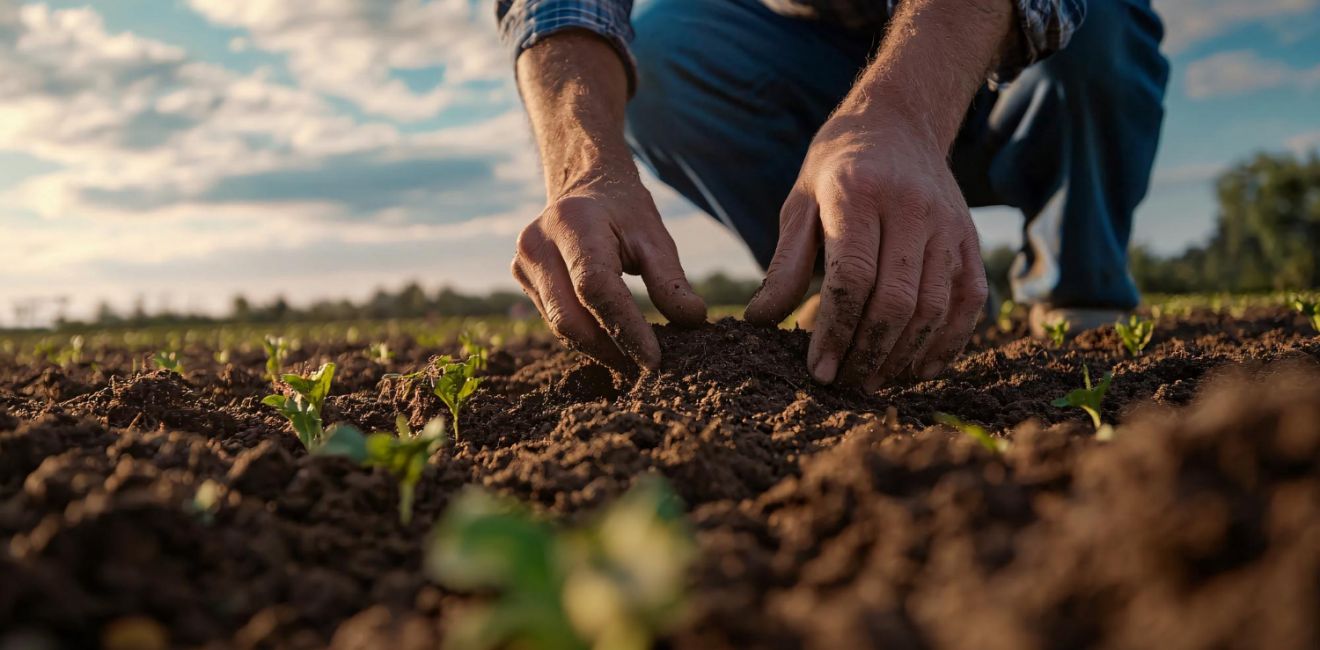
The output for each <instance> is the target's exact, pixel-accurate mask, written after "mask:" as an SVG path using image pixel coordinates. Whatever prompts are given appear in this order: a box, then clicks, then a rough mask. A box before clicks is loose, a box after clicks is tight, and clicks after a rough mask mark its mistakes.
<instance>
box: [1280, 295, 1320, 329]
mask: <svg viewBox="0 0 1320 650" xmlns="http://www.w3.org/2000/svg"><path fill="white" fill-rule="evenodd" d="M1288 303H1289V304H1290V305H1292V308H1293V310H1294V311H1296V312H1297V313H1299V314H1301V315H1303V316H1305V317H1306V319H1307V320H1308V321H1310V323H1311V327H1312V328H1313V329H1315V331H1316V332H1320V300H1310V299H1307V298H1304V297H1303V296H1301V295H1300V294H1298V295H1294V296H1293V297H1292V298H1291V299H1290V300H1289V301H1288Z"/></svg>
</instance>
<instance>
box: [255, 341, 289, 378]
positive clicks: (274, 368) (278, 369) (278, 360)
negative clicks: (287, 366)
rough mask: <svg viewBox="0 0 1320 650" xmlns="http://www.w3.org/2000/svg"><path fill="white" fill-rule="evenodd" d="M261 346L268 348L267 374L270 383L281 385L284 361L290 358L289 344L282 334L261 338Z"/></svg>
mask: <svg viewBox="0 0 1320 650" xmlns="http://www.w3.org/2000/svg"><path fill="white" fill-rule="evenodd" d="M261 347H262V348H264V349H265V350H266V376H267V377H268V378H270V383H272V384H275V385H279V383H280V373H282V372H283V371H284V361H285V359H288V358H289V344H288V343H287V342H285V340H284V337H282V336H270V335H267V336H266V337H265V338H263V339H262V340H261Z"/></svg>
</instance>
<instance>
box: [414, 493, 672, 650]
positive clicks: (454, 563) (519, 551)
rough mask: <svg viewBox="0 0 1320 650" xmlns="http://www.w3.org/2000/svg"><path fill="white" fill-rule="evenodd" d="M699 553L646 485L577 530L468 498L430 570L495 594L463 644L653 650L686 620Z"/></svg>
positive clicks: (449, 521)
mask: <svg viewBox="0 0 1320 650" xmlns="http://www.w3.org/2000/svg"><path fill="white" fill-rule="evenodd" d="M694 555H695V544H694V543H693V539H692V534H691V532H690V530H689V529H688V527H687V526H686V523H685V521H684V518H683V509H682V506H681V503H680V502H679V501H678V499H677V498H676V497H675V496H674V495H673V493H672V492H671V491H670V490H669V488H668V487H667V486H666V485H665V483H664V482H663V481H662V480H660V479H644V480H643V481H642V482H641V483H639V484H638V485H637V486H636V487H634V488H633V489H632V490H630V491H629V492H628V493H627V494H625V495H624V496H623V497H621V498H620V499H619V500H618V501H616V502H615V503H614V504H612V505H611V506H610V507H609V508H608V509H606V510H605V511H604V512H603V513H602V514H601V515H600V516H598V517H597V518H596V519H595V521H593V522H591V523H589V524H588V525H587V526H585V527H583V528H579V529H576V530H563V529H559V528H556V527H555V526H553V525H552V524H550V523H548V522H546V521H544V520H542V519H539V518H536V517H534V516H533V515H531V514H530V513H529V512H527V510H526V509H524V508H523V507H521V506H519V505H517V504H514V503H510V502H508V501H504V500H500V499H498V498H496V497H493V496H491V495H489V494H486V493H484V492H479V491H469V492H465V493H464V494H462V495H461V496H459V498H458V499H457V500H456V501H455V502H454V504H453V505H452V506H451V507H450V508H449V510H448V511H447V512H446V513H445V516H444V518H443V519H442V520H441V522H440V524H439V525H438V526H436V530H435V532H434V534H433V535H432V539H431V541H430V549H429V551H428V553H427V558H426V564H427V569H428V571H429V572H430V573H431V575H432V576H434V577H435V578H436V579H438V580H439V581H440V582H441V583H442V584H444V585H445V586H446V587H449V588H451V589H456V590H465V591H471V590H481V591H492V592H494V593H495V597H494V600H493V601H492V602H490V603H489V604H488V605H486V606H485V607H484V608H483V609H480V610H478V611H477V612H473V613H472V614H470V615H467V616H464V617H463V618H462V619H461V620H459V621H458V624H457V625H456V626H455V628H454V629H453V630H452V632H451V634H452V636H451V638H450V642H451V643H452V644H453V645H454V646H455V647H464V648H496V647H501V648H503V647H527V648H530V647H535V648H556V649H558V648H564V649H570V648H571V649H575V650H576V649H586V648H649V647H651V646H652V645H653V641H654V639H655V638H656V637H657V636H658V635H659V634H662V633H663V632H664V631H665V630H667V629H668V628H670V627H671V626H672V625H674V624H675V623H677V622H678V621H679V620H680V619H681V617H682V615H683V612H684V589H683V587H684V584H685V582H686V575H687V568H688V565H689V564H690V562H691V561H692V558H693V557H694Z"/></svg>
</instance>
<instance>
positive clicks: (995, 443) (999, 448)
mask: <svg viewBox="0 0 1320 650" xmlns="http://www.w3.org/2000/svg"><path fill="white" fill-rule="evenodd" d="M935 421H936V422H939V423H940V424H943V425H944V426H947V427H952V428H954V429H957V430H958V431H961V432H962V433H963V434H965V435H967V436H969V437H970V438H972V439H973V440H975V441H977V442H978V443H980V444H981V446H982V447H985V448H986V449H988V450H990V451H992V452H994V453H996V454H1000V453H1003V452H1005V451H1008V444H1009V443H1008V441H1007V440H1004V439H1003V438H996V437H994V436H992V435H990V432H989V431H986V430H985V428H984V427H982V426H981V425H979V424H975V423H973V422H967V421H965V420H962V419H960V418H958V417H957V416H954V415H950V414H948V413H936V414H935Z"/></svg>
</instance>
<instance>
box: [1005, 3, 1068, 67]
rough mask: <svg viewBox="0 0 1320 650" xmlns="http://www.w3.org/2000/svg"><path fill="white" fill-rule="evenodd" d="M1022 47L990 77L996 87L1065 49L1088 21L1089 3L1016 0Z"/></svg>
mask: <svg viewBox="0 0 1320 650" xmlns="http://www.w3.org/2000/svg"><path fill="white" fill-rule="evenodd" d="M1016 2H1017V19H1018V28H1019V29H1020V30H1021V34H1022V37H1021V39H1019V47H1017V48H1015V50H1014V51H1011V52H1005V53H1004V55H1003V56H1001V57H1000V62H999V66H998V67H997V68H996V69H995V70H994V72H993V73H992V74H991V76H990V81H991V83H992V84H1001V83H1007V82H1009V81H1011V80H1012V79H1013V78H1015V77H1017V75H1018V73H1019V72H1022V69H1023V68H1025V67H1027V66H1029V65H1031V64H1033V63H1035V62H1037V61H1039V60H1041V59H1043V58H1045V57H1047V56H1049V55H1051V54H1053V53H1055V52H1058V51H1059V50H1061V49H1063V48H1064V46H1066V45H1067V44H1068V41H1069V40H1071V39H1072V36H1073V34H1075V33H1076V32H1077V29H1078V28H1079V27H1081V26H1082V21H1083V20H1085V19H1086V0H1016Z"/></svg>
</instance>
